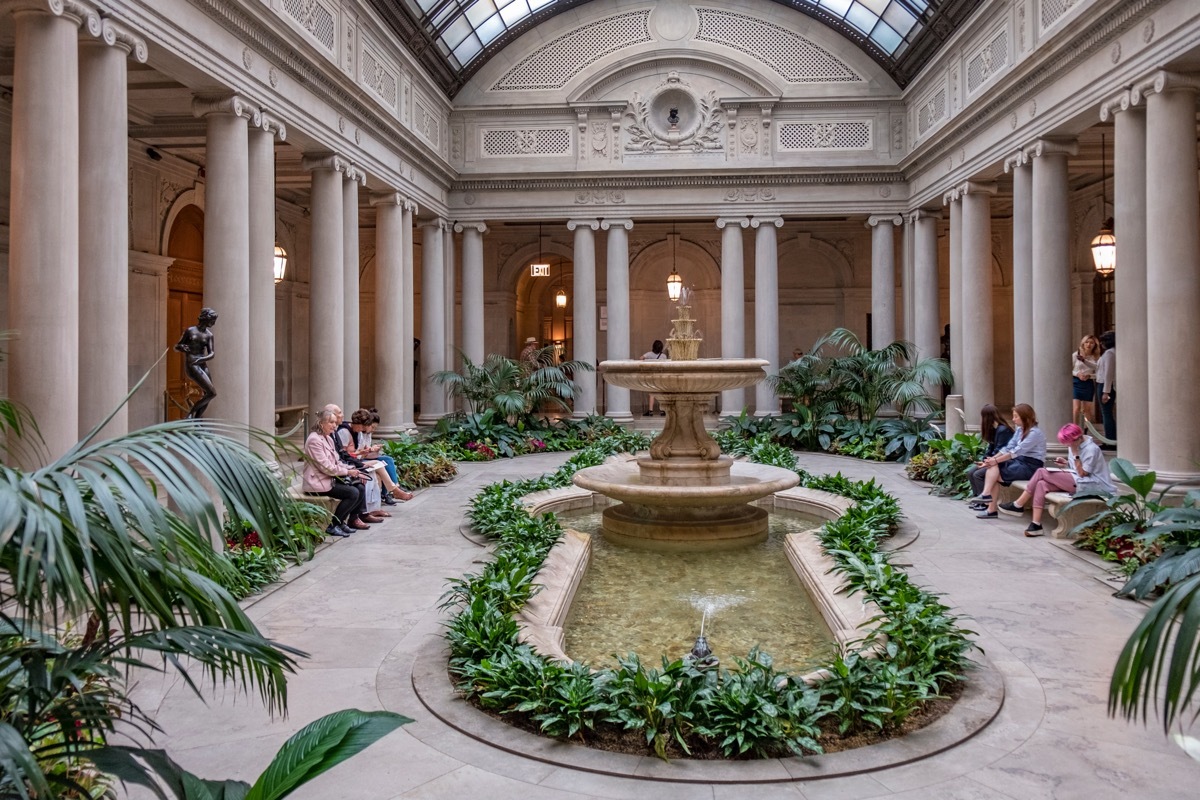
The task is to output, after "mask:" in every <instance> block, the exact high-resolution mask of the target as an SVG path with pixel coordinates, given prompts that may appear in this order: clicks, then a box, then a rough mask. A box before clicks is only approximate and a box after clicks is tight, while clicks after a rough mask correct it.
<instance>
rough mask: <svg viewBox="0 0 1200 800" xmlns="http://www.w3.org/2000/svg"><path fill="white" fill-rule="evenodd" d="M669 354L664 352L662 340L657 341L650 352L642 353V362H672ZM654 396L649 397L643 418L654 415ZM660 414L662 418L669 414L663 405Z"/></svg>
mask: <svg viewBox="0 0 1200 800" xmlns="http://www.w3.org/2000/svg"><path fill="white" fill-rule="evenodd" d="M670 360H671V359H670V358H668V357H667V354H666V353H664V352H663V343H662V340H661V339H655V340H654V344H652V345H650V351H649V352H647V353H642V361H670ZM654 400H655V396H654V395H649V400H647V401H646V413H645V414H643V415H642V416H645V417H649V416H653V415H654ZM658 413H659V414H660V415H661V416H664V417H665V416H666V415H667V412H666V411H663V410H662V405H661V404H660V405H659V407H658Z"/></svg>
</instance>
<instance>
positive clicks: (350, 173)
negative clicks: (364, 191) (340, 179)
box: [346, 163, 367, 186]
mask: <svg viewBox="0 0 1200 800" xmlns="http://www.w3.org/2000/svg"><path fill="white" fill-rule="evenodd" d="M346 180H348V181H354V182H355V183H357V184H361V185H363V186H366V185H367V171H366V170H364V169H363V168H362V167H360V166H359V165H358V164H353V163H351V164H347V165H346Z"/></svg>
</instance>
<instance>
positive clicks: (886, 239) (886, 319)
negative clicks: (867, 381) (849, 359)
mask: <svg viewBox="0 0 1200 800" xmlns="http://www.w3.org/2000/svg"><path fill="white" fill-rule="evenodd" d="M901 222H903V220H902V219H901V218H900V217H899V216H893V215H884V216H871V217H868V218H867V227H869V228H870V229H871V346H872V347H873V348H875V349H876V350H878V349H881V348H884V347H887V346H888V345H889V344H891V343H892V342H894V341H896V226H897V225H899V224H900V223H901Z"/></svg>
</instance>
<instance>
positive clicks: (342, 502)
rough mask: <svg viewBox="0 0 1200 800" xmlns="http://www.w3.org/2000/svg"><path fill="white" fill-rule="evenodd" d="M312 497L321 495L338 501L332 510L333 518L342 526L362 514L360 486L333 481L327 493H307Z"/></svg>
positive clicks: (362, 498)
mask: <svg viewBox="0 0 1200 800" xmlns="http://www.w3.org/2000/svg"><path fill="white" fill-rule="evenodd" d="M308 494H313V495H323V496H325V497H332V498H334V499H335V500H338V501H339V502H338V507H337V508H336V509H335V510H334V512H333V516H334V518H335V519H336V520H337V521H338V522H340V523H341V524H343V525H349V524H350V523H351V522H353V521H354V520H355V519H357V518H358V515H359V514H361V513H362V510H363V506H364V505H365V499H366V498H365V492H364V491H363V487H362V484H350V483H340V482H339V481H334V482H333V486H331V487H329V491H328V492H308Z"/></svg>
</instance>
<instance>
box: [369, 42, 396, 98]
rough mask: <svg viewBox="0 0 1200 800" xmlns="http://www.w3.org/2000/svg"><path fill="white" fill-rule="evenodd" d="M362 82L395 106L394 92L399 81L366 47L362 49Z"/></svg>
mask: <svg viewBox="0 0 1200 800" xmlns="http://www.w3.org/2000/svg"><path fill="white" fill-rule="evenodd" d="M361 61H362V82H363V84H364V85H365V86H367V87H368V88H370V90H371V91H372V92H374V93H375V94H377V95H379V97H380V98H381V99H382V100H383V101H384V102H385V103H387V104H388V105H389V106H391V107H392V108H395V107H396V92H397V88H398V87H399V84H400V81H399V79H398V78H397V76H396V73H395V71H394V70H392V69H390V68H389V67H388V66H387V65H386V64H385V63H384V62H383V60H382V59H381V58H380V57H379V56H377V55H375V53H374V52H373V51H372V50H371V49H370V48H367V47H364V48H363V51H362V59H361Z"/></svg>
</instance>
